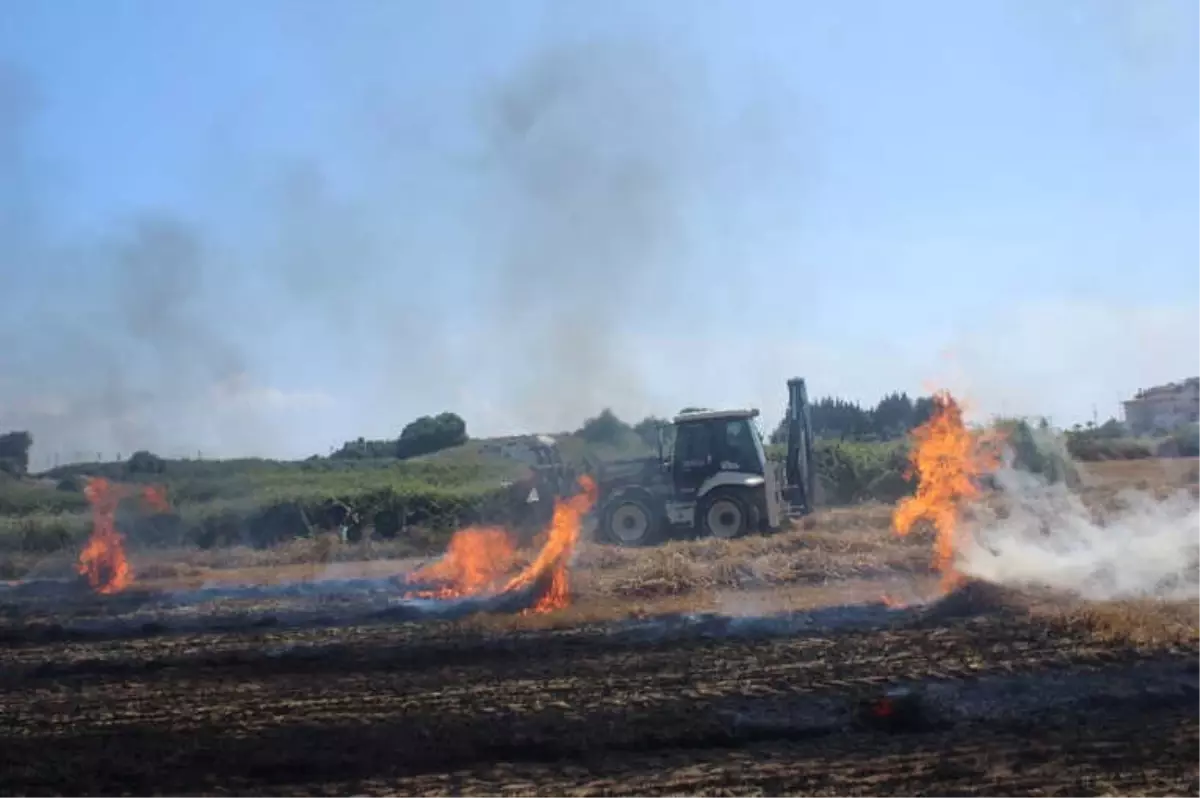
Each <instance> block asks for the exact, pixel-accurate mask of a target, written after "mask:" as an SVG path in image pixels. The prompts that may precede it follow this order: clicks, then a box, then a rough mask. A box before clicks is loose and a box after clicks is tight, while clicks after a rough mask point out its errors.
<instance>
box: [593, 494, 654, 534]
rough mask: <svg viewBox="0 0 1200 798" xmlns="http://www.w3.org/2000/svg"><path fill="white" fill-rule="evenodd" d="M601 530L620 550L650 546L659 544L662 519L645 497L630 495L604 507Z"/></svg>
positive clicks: (610, 502)
mask: <svg viewBox="0 0 1200 798" xmlns="http://www.w3.org/2000/svg"><path fill="white" fill-rule="evenodd" d="M600 529H601V531H602V533H603V535H604V538H605V539H606V540H608V541H609V542H610V543H615V544H617V545H618V546H650V545H653V544H655V543H657V542H658V540H659V534H660V532H661V530H662V518H661V516H660V514H659V513H657V512H655V509H654V506H653V504H652V503H651V502H650V501H649V500H648V499H647V498H646V497H645V496H641V495H638V494H632V495H630V494H626V495H623V496H617V497H615V498H613V499H611V500H609V502H608V503H607V504H606V505H605V506H604V511H603V512H602V513H601V515H600Z"/></svg>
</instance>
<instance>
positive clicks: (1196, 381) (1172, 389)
mask: <svg viewBox="0 0 1200 798" xmlns="http://www.w3.org/2000/svg"><path fill="white" fill-rule="evenodd" d="M1193 387H1194V388H1197V389H1200V377H1188V378H1187V379H1186V380H1183V381H1182V382H1168V383H1167V384H1166V385H1155V386H1154V387H1152V388H1143V389H1142V390H1140V391H1138V392H1137V393H1136V394H1135V395H1134V397H1133V399H1130V400H1128V401H1126V402H1125V404H1129V403H1130V402H1136V401H1138V400H1140V399H1152V398H1154V397H1157V396H1170V395H1171V394H1177V393H1183V391H1184V390H1186V389H1187V388H1193Z"/></svg>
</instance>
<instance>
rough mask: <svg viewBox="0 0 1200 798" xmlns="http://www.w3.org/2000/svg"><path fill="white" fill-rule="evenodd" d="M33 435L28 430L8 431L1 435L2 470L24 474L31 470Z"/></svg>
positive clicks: (0, 461)
mask: <svg viewBox="0 0 1200 798" xmlns="http://www.w3.org/2000/svg"><path fill="white" fill-rule="evenodd" d="M32 446H33V436H32V435H30V434H29V433H28V432H23V431H22V432H6V433H5V434H3V435H0V471H6V472H8V473H10V474H12V475H14V476H18V477H19V476H22V475H24V474H25V473H26V472H27V471H29V449H30V447H32Z"/></svg>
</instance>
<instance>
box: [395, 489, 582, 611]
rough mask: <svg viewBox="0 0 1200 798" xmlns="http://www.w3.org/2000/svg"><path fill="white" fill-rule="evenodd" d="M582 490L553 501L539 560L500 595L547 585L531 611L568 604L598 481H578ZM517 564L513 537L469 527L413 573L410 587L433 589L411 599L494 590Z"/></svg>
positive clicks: (411, 594)
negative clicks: (572, 567)
mask: <svg viewBox="0 0 1200 798" xmlns="http://www.w3.org/2000/svg"><path fill="white" fill-rule="evenodd" d="M579 485H580V487H581V488H582V489H583V492H582V493H580V494H577V495H575V496H572V497H570V498H568V499H565V500H556V501H555V503H554V517H553V519H552V520H551V522H550V528H549V529H548V530H547V531H546V541H545V543H544V544H543V545H542V548H541V549H540V550H539V551H538V554H537V557H535V558H534V560H533V562H531V563H530V564H529V565H527V566H526V567H525V568H524V569H522V570H521V572H520V573H518V574H517V575H516V576H514V577H512V578H511V579H509V580H508V581H507V582H505V583H504V584H503V586H502V587H500V589H499V590H498V592H501V593H504V592H508V591H512V590H521V589H524V588H527V587H529V586H531V585H534V584H545V585H546V587H545V591H544V592H543V593H542V594H541V595H539V596H538V597H537V599H536V601H535V602H534V604H533V606H532V607H531V608H530V609H529V611H530V612H550V611H551V610H556V609H560V608H562V607H565V606H567V604H568V603H569V602H570V583H569V580H568V576H567V567H568V565H569V561H570V559H571V554H572V552H574V551H575V546H576V544H577V543H578V542H579V535H580V531H581V529H582V527H583V516H584V515H585V514H586V513H587V512H588V510H590V509H591V508H592V505H593V504H595V503H596V483H595V482H594V481H593V480H592V479H591V477H588V476H586V475H585V476H582V477H580V478H579ZM515 564H516V550H515V548H514V546H513V541H512V538H511V536H509V534H508V533H507V532H505V531H504V530H503V529H497V528H495V527H470V528H467V529H463V530H460V531H458V532H455V533H454V537H452V538H451V539H450V544H449V546H447V548H446V554H445V555H444V556H443V557H442V558H441V559H440V560H438V561H437V562H435V563H432V564H430V565H427V566H425V567H424V568H421V569H419V570H417V571H414V572H413V573H412V574H410V575H409V577H408V579H407V581H408V582H409V583H434V584H438V585H439V586H438V587H437V588H435V589H432V590H417V591H412V592H410V593H408V594H407V595H408V596H409V597H410V598H456V597H460V596H469V595H475V594H479V593H483V592H485V591H488V590H492V589H495V588H496V587H497V586H498V585H499V584H500V580H501V579H502V578H503V575H504V574H505V573H507V572H509V571H510V570H512V568H513V566H514V565H515Z"/></svg>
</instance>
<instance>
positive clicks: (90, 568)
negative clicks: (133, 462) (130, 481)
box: [76, 477, 168, 594]
mask: <svg viewBox="0 0 1200 798" xmlns="http://www.w3.org/2000/svg"><path fill="white" fill-rule="evenodd" d="M135 493H137V494H138V495H140V497H141V499H142V503H143V504H144V505H146V506H147V507H149V508H150V509H152V510H156V511H158V512H165V511H166V510H167V509H168V505H167V497H166V494H165V493H164V491H163V489H162V488H160V487H157V486H154V485H148V486H145V487H143V488H141V490H140V491H137V490H136V489H134V488H132V487H129V486H123V485H117V484H114V483H112V482H109V481H108V480H107V479H105V478H103V477H92V478H91V479H89V480H88V482H87V485H86V486H85V487H84V489H83V495H84V496H86V497H87V500H88V504H90V505H91V506H92V534H91V537H89V538H88V542H87V544H86V545H85V546H84V547H83V551H81V552H80V553H79V565H78V566H77V567H76V570H78V571H79V573H80V574H81V575H83V576H85V577H87V581H88V584H89V585H91V587H92V589H93V590H95V591H96V592H97V593H105V594H108V593H118V592H120V591H122V590H124V589H125V588H127V587H129V586H130V585H132V584H133V568H132V567H130V565H129V559H128V558H127V557H126V556H125V545H124V538H123V537H122V536H121V533H120V532H118V531H117V526H116V516H117V507H118V506H119V505H120V503H121V500H122V499H125V498H128V497H129V496H132V495H135Z"/></svg>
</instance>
